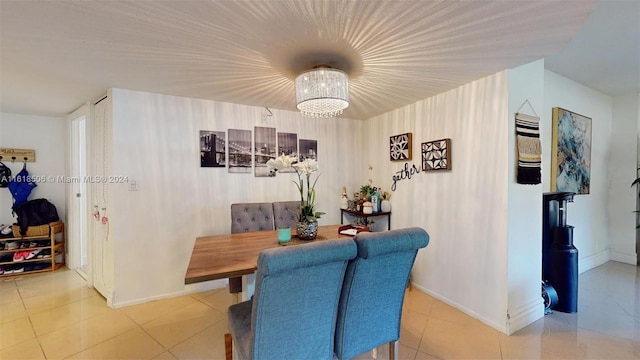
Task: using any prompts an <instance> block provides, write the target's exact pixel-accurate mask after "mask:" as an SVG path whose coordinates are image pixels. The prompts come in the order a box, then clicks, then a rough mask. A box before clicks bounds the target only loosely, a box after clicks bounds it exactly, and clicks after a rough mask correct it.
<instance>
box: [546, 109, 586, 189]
mask: <svg viewBox="0 0 640 360" xmlns="http://www.w3.org/2000/svg"><path fill="white" fill-rule="evenodd" d="M552 141H553V151H552V154H551V156H552V161H551V191H562V192H564V191H566V192H573V193H576V194H588V193H589V188H590V186H591V119H590V118H588V117H585V116H582V115H579V114H576V113H574V112H571V111H568V110H565V109H562V108H553V140H552Z"/></svg>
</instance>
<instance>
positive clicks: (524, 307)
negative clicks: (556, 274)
mask: <svg viewBox="0 0 640 360" xmlns="http://www.w3.org/2000/svg"><path fill="white" fill-rule="evenodd" d="M543 92H544V60H538V61H535V62H533V63H530V64H527V65H523V66H520V67H518V68H515V69H512V70H509V112H508V116H507V117H506V119H505V121H506V122H507V123H508V124H509V125H508V126H509V133H508V134H509V146H508V148H507V149H508V150H507V152H508V154H509V160H508V162H507V167H508V172H507V173H508V178H509V180H508V183H509V222H508V234H509V235H508V237H509V240H508V246H507V252H508V256H507V259H506V261H507V268H508V299H509V300H508V301H509V303H508V313H509V315H508V317H507V318H506V319H505V323H506V324H507V333H508V334H511V333H513V332H515V331H517V330H519V329H521V328H523V327H525V326H527V325H529V324H530V323H532V322H534V321H535V320H537V319H539V318H541V317H542V316H544V304H543V301H542V298H541V296H540V280H541V279H542V269H541V263H542V188H543V185H542V184H539V185H522V184H518V183H517V181H516V179H517V164H518V156H517V155H518V153H517V145H516V136H515V132H516V130H515V118H514V116H515V113H516V112H521V113H523V114H527V115H532V116H538V117H540V116H541V115H542V112H543V111H544V94H543ZM526 101H528V102H529V103H528V104H526V103H525V102H526ZM541 125H542V124H541ZM545 152H549V150H548V148H543V153H545ZM547 174H548V173H544V174H543V177H542V182H543V183H547V182H548V181H549V179H548V176H545V175H547Z"/></svg>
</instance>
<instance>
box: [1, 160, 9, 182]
mask: <svg viewBox="0 0 640 360" xmlns="http://www.w3.org/2000/svg"><path fill="white" fill-rule="evenodd" d="M9 182H11V169H9V168H8V167H7V165H5V164H3V163H2V162H1V161H0V188H6V187H7V186H8V185H9Z"/></svg>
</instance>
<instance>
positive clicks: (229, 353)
mask: <svg viewBox="0 0 640 360" xmlns="http://www.w3.org/2000/svg"><path fill="white" fill-rule="evenodd" d="M224 358H225V360H233V340H232V339H231V334H229V333H226V334H224Z"/></svg>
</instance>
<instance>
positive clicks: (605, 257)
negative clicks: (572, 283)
mask: <svg viewBox="0 0 640 360" xmlns="http://www.w3.org/2000/svg"><path fill="white" fill-rule="evenodd" d="M609 260H611V254H610V251H609V249H607V250H603V251H600V252H599V253H596V254H593V255H590V256H587V257H584V258H582V260H580V261H579V263H578V273H580V274H582V273H583V272H585V271H587V270H591V269H593V268H595V267H598V266H600V265H602V264H604V263H606V262H607V261H609Z"/></svg>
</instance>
